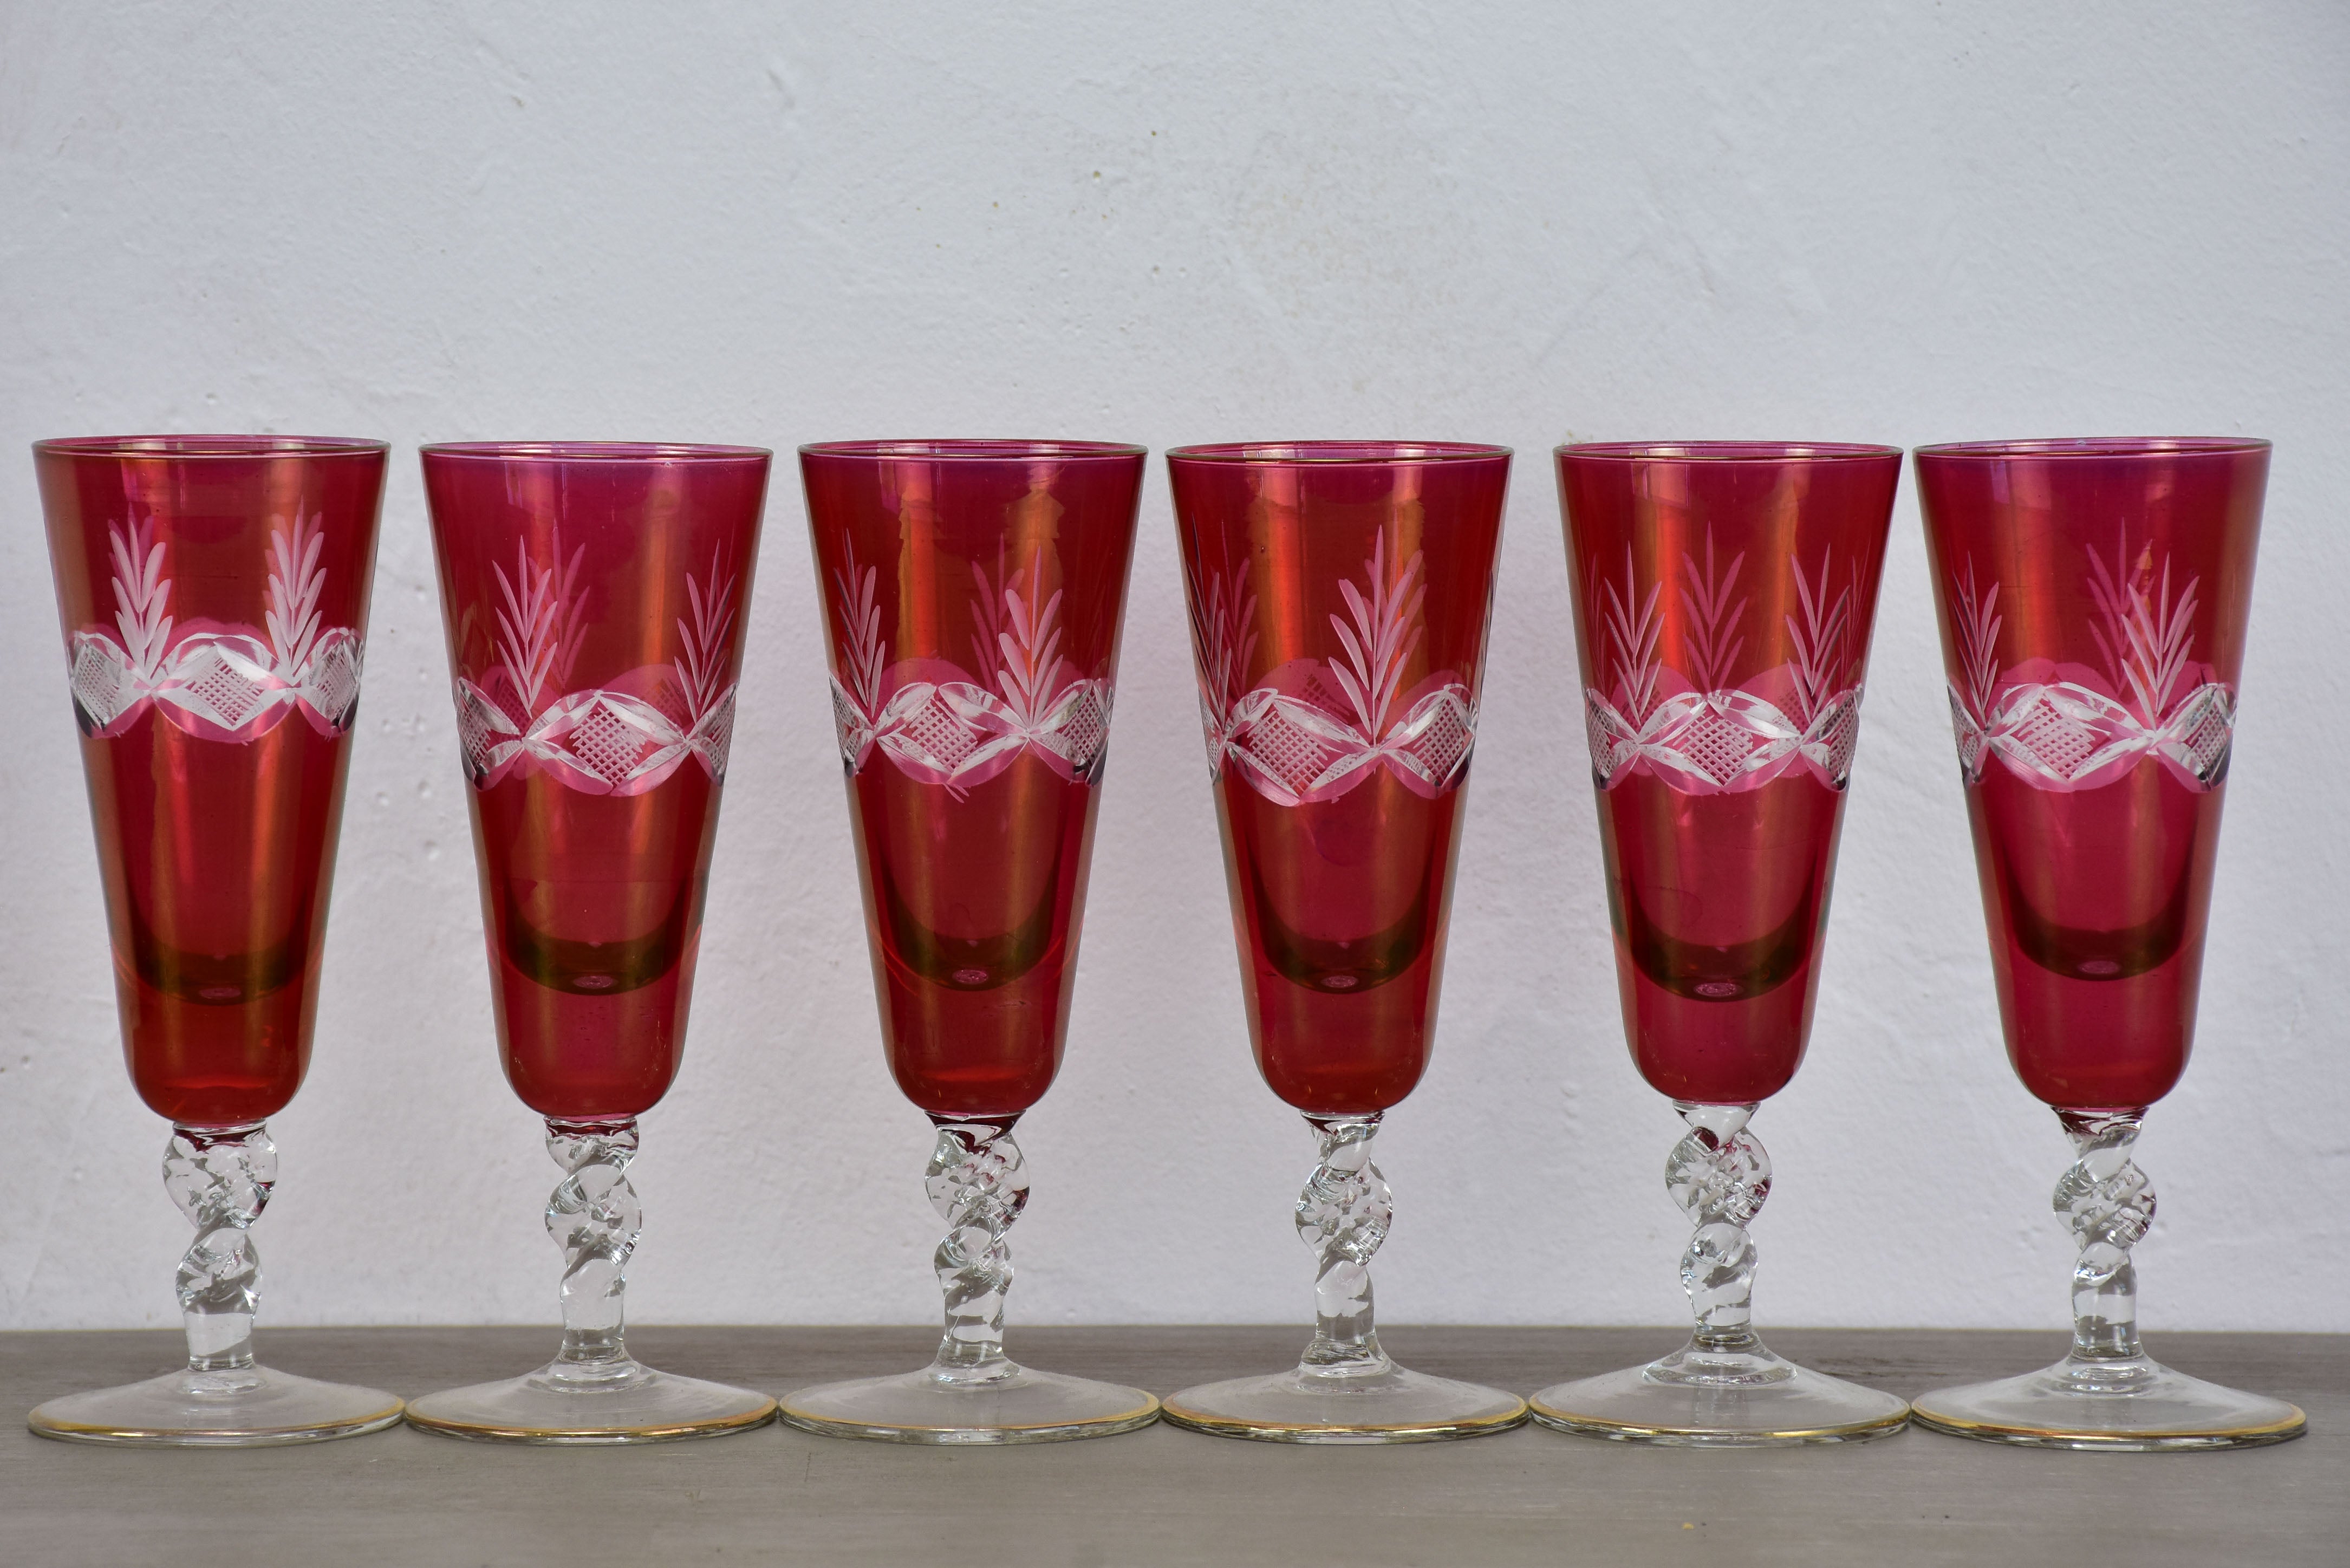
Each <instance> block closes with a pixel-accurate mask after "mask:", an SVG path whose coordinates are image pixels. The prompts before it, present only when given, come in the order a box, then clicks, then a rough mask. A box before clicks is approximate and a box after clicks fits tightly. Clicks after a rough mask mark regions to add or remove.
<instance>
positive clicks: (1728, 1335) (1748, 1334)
mask: <svg viewBox="0 0 2350 1568" xmlns="http://www.w3.org/2000/svg"><path fill="white" fill-rule="evenodd" d="M1673 1108H1674V1109H1675V1110H1677V1111H1679V1113H1680V1116H1681V1120H1683V1121H1684V1122H1687V1123H1688V1124H1689V1129H1690V1130H1689V1132H1688V1134H1687V1135H1686V1136H1685V1137H1682V1139H1681V1140H1680V1142H1679V1143H1678V1144H1675V1145H1674V1146H1673V1152H1672V1154H1671V1156H1670V1157H1669V1158H1667V1160H1666V1161H1665V1191H1666V1192H1667V1193H1668V1194H1669V1195H1670V1196H1671V1198H1672V1200H1673V1202H1674V1203H1675V1204H1676V1205H1678V1206H1679V1209H1680V1210H1681V1212H1682V1213H1684V1214H1686V1215H1688V1216H1689V1218H1690V1223H1691V1224H1692V1225H1693V1226H1695V1227H1696V1229H1695V1230H1694V1231H1691V1232H1690V1243H1689V1250H1688V1251H1685V1252H1683V1253H1682V1254H1681V1289H1683V1290H1684V1291H1686V1292H1688V1293H1689V1299H1690V1312H1691V1313H1692V1314H1695V1316H1696V1319H1697V1328H1696V1332H1695V1333H1694V1334H1692V1335H1691V1337H1690V1350H1692V1351H1697V1352H1702V1353H1709V1354H1728V1355H1767V1354H1768V1353H1767V1352H1765V1351H1764V1350H1763V1342H1762V1340H1761V1339H1760V1338H1759V1337H1757V1336H1756V1334H1755V1333H1754V1328H1753V1324H1752V1312H1751V1310H1750V1307H1749V1301H1750V1298H1751V1297H1752V1295H1753V1293H1754V1262H1755V1252H1754V1240H1753V1238H1752V1237H1751V1236H1749V1235H1748V1234H1747V1233H1746V1227H1747V1225H1748V1224H1749V1223H1750V1222H1751V1221H1752V1220H1753V1218H1754V1216H1755V1215H1756V1214H1758V1213H1760V1212H1761V1211H1762V1209H1763V1202H1764V1200H1765V1199H1768V1198H1769V1197H1770V1196H1771V1157H1770V1156H1769V1155H1767V1154H1765V1153H1763V1145H1762V1144H1761V1143H1760V1142H1758V1141H1757V1140H1756V1138H1755V1137H1754V1135H1753V1134H1752V1133H1750V1132H1748V1131H1747V1130H1746V1121H1747V1118H1748V1117H1750V1116H1752V1115H1753V1114H1754V1111H1755V1107H1754V1106H1752V1105H1742V1106H1700V1105H1697V1104H1694V1103H1692V1102H1690V1101H1688V1100H1676V1101H1674V1102H1673Z"/></svg>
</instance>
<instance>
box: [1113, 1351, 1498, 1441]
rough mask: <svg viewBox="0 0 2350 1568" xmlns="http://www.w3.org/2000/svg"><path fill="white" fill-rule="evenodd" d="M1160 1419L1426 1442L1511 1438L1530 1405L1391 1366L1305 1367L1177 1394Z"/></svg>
mask: <svg viewBox="0 0 2350 1568" xmlns="http://www.w3.org/2000/svg"><path fill="white" fill-rule="evenodd" d="M1160 1414H1161V1415H1163V1416H1165V1417H1166V1418H1167V1419H1168V1420H1170V1421H1171V1422H1173V1423H1174V1424H1175V1425H1176V1426H1179V1427H1189V1428H1191V1429H1192V1430H1193V1431H1195V1432H1212V1433H1214V1434H1215V1435H1216V1436H1217V1437H1220V1438H1256V1439H1258V1440H1259V1441H1261V1442H1267V1443H1426V1442H1434V1441H1436V1440H1438V1439H1439V1438H1482V1437H1483V1436H1484V1435H1485V1434H1486V1433H1488V1432H1506V1431H1508V1430H1509V1429H1510V1428H1512V1427H1514V1426H1516V1425H1517V1424H1518V1423H1519V1422H1521V1421H1523V1420H1524V1419H1525V1418H1526V1402H1525V1401H1524V1400H1523V1399H1521V1398H1519V1397H1517V1396H1516V1395H1514V1394H1504V1393H1503V1392H1502V1391H1501V1390H1500V1389H1499V1388H1487V1387H1484V1386H1481V1385H1479V1384H1475V1383H1456V1382H1454V1381H1453V1380H1452V1379H1451V1378H1450V1377H1430V1376H1428V1375H1427V1374H1426V1373H1422V1372H1412V1371H1409V1370H1407V1369H1405V1368H1404V1367H1400V1366H1395V1365H1393V1364H1392V1363H1390V1364H1389V1365H1388V1366H1387V1367H1386V1368H1384V1369H1383V1370H1380V1371H1378V1372H1365V1373H1354V1374H1351V1375H1336V1374H1330V1373H1317V1372H1309V1371H1307V1370H1306V1369H1305V1368H1304V1367H1302V1366H1300V1367H1293V1368H1292V1369H1290V1370H1289V1371H1287V1372H1276V1373H1274V1374H1273V1375H1272V1376H1269V1377H1235V1378H1232V1380H1230V1381H1229V1382H1224V1383H1203V1384H1201V1386H1198V1387H1196V1388H1186V1389H1184V1390H1183V1391H1182V1392H1181V1393H1180V1394H1173V1395H1170V1396H1169V1397H1168V1399H1167V1404H1166V1407H1165V1408H1164V1409H1163V1410H1162V1411H1161V1412H1160Z"/></svg>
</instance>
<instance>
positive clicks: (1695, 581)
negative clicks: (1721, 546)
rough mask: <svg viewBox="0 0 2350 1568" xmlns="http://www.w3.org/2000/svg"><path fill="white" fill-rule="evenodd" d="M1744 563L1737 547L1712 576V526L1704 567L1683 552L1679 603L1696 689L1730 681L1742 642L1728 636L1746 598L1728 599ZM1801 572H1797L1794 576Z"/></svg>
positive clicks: (1713, 687) (1718, 686)
mask: <svg viewBox="0 0 2350 1568" xmlns="http://www.w3.org/2000/svg"><path fill="white" fill-rule="evenodd" d="M1745 564H1746V554H1745V552H1744V551H1740V552H1739V553H1738V554H1737V555H1736V556H1732V557H1731V562H1730V570H1729V571H1728V572H1726V573H1724V574H1722V576H1721V580H1720V581H1719V582H1717V581H1716V580H1715V577H1714V557H1713V530H1712V529H1711V528H1709V529H1707V530H1706V533H1705V571H1704V572H1703V574H1702V575H1700V573H1699V571H1698V565H1697V559H1696V557H1694V556H1690V555H1688V554H1686V553H1684V554H1683V555H1682V556H1681V567H1682V570H1684V571H1685V572H1687V573H1688V575H1689V581H1688V582H1687V583H1686V584H1684V585H1683V586H1682V588H1681V604H1682V605H1683V607H1685V608H1686V609H1687V610H1688V612H1689V618H1690V629H1689V648H1690V674H1691V675H1693V676H1695V677H1696V680H1697V688H1698V690H1699V691H1721V689H1722V688H1723V687H1725V686H1727V685H1728V684H1729V683H1730V671H1731V667H1732V665H1733V663H1734V662H1735V661H1736V659H1737V658H1738V655H1739V652H1740V650H1741V649H1744V648H1745V646H1746V639H1744V638H1743V637H1738V638H1732V637H1731V633H1733V632H1735V631H1736V630H1737V629H1738V623H1739V622H1740V621H1741V620H1742V619H1743V618H1745V615H1746V601H1745V600H1744V599H1740V600H1739V601H1738V602H1737V603H1736V604H1734V605H1733V604H1731V602H1730V596H1731V593H1732V592H1733V591H1734V590H1735V589H1736V588H1737V587H1738V569H1739V568H1740V567H1741V566H1744V565H1745ZM1801 576H1802V575H1801V574H1800V573H1798V574H1797V580H1798V581H1800V580H1801Z"/></svg>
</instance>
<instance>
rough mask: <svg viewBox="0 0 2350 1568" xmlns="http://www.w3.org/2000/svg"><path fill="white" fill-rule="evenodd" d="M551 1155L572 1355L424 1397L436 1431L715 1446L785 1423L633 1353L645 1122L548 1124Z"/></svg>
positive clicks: (549, 1216) (427, 1422) (418, 1413)
mask: <svg viewBox="0 0 2350 1568" xmlns="http://www.w3.org/2000/svg"><path fill="white" fill-rule="evenodd" d="M546 1152H547V1153H548V1154H550V1155H552V1156H553V1157H554V1158H555V1162H556V1164H557V1165H560V1166H561V1167H563V1170H564V1177H563V1179H562V1181H561V1182H559V1183H557V1184H556V1189H555V1195H554V1196H553V1197H552V1198H550V1199H548V1200H547V1205H546V1233H547V1234H548V1235H549V1236H552V1237H553V1238H554V1239H555V1243H556V1246H558V1247H561V1248H562V1249H563V1263H564V1268H563V1349H562V1351H561V1353H560V1354H558V1355H556V1358H555V1359H554V1360H553V1361H550V1362H548V1363H547V1364H546V1366H542V1367H540V1368H539V1369H538V1370H537V1371H536V1372H533V1373H529V1374H527V1375H525V1376H521V1377H509V1378H506V1379H505V1380H504V1381H503V1382H498V1383H476V1384H474V1385H473V1386H470V1387H466V1388H451V1389H447V1390H445V1391H443V1392H442V1393H439V1394H428V1395H426V1396H425V1397H423V1398H421V1399H417V1400H412V1401H411V1402H410V1404H409V1407H408V1419H409V1421H410V1423H411V1425H413V1426H417V1427H421V1428H423V1429H424V1430H426V1431H428V1432H439V1433H442V1434H443V1435H445V1436H448V1437H452V1438H478V1439H480V1440H482V1441H484V1442H505V1443H578V1444H591V1443H664V1442H672V1441H674V1440H676V1439H677V1438H714V1437H721V1436H723V1435H724V1434H726V1433H728V1432H740V1431H743V1430H746V1429H748V1428H752V1427H757V1426H761V1425H764V1423H766V1422H767V1421H769V1420H772V1419H774V1417H775V1401H774V1400H773V1399H770V1398H768V1397H766V1396H765V1395H764V1394H754V1393H752V1392H751V1391H750V1390H749V1389H747V1388H730V1387H728V1386H725V1385H724V1384H723V1383H704V1382H702V1380H701V1379H699V1378H694V1377H678V1376H672V1375H671V1374H670V1373H666V1372H656V1371H654V1370H653V1369H652V1368H651V1367H650V1366H644V1365H642V1364H641V1363H639V1361H637V1360H636V1359H635V1358H634V1357H632V1356H630V1355H629V1351H628V1345H627V1343H626V1334H627V1323H626V1313H625V1306H626V1302H627V1297H626V1291H627V1288H628V1276H627V1268H628V1262H629V1253H630V1252H632V1251H636V1246H637V1235H638V1233H639V1231H642V1230H643V1228H644V1210H643V1209H642V1208H641V1207H640V1206H639V1204H638V1202H637V1189H635V1188H634V1187H632V1186H630V1185H629V1174H628V1172H629V1161H630V1160H632V1159H634V1158H636V1154H637V1124H636V1123H635V1122H634V1121H633V1120H622V1121H614V1122H564V1121H549V1122H548V1123H547V1124H546Z"/></svg>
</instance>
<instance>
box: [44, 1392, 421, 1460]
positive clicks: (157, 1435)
mask: <svg viewBox="0 0 2350 1568" xmlns="http://www.w3.org/2000/svg"><path fill="white" fill-rule="evenodd" d="M405 1409H406V1407H405V1406H404V1405H403V1404H402V1403H401V1402H400V1400H398V1399H394V1400H393V1401H392V1402H391V1403H390V1405H387V1406H385V1407H383V1408H382V1409H380V1410H371V1411H369V1412H368V1413H367V1414H365V1415H362V1416H355V1417H351V1418H350V1419H349V1420H347V1421H328V1422H324V1423H310V1424H307V1425H296V1426H291V1427H205V1428H187V1427H106V1426H99V1425H95V1424H93V1423H90V1422H88V1421H62V1420H59V1419H57V1417H54V1416H44V1415H42V1414H41V1412H40V1411H39V1410H37V1409H36V1410H35V1411H34V1412H33V1413H32V1414H31V1415H29V1416H27V1417H25V1425H26V1427H27V1428H30V1429H31V1430H32V1431H34V1432H36V1433H38V1434H39V1435H40V1436H42V1437H44V1438H62V1439H64V1440H65V1441H67V1442H68V1443H121V1444H124V1445H127V1446H131V1447H138V1448H152V1449H179V1448H217V1449H236V1448H247V1449H260V1448H274V1447H277V1446H280V1445H283V1444H286V1443H321V1442H327V1441H329V1440H331V1439H333V1438H356V1437H359V1436H361V1435H362V1434H364V1433H368V1432H380V1431H382V1430H383V1429H384V1428H386V1427H391V1426H397V1425H398V1424H399V1422H400V1416H401V1414H402V1413H403V1412H404V1410H405Z"/></svg>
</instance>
